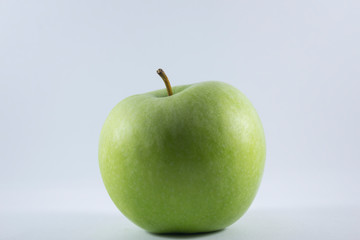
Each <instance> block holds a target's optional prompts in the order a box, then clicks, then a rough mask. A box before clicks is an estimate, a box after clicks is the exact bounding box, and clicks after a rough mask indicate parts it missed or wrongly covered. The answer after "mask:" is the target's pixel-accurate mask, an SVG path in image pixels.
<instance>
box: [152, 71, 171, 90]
mask: <svg viewBox="0 0 360 240" xmlns="http://www.w3.org/2000/svg"><path fill="white" fill-rule="evenodd" d="M156 72H157V74H159V76H160V77H161V78H162V80H163V81H164V83H165V86H166V90H167V93H168V95H169V96H171V95H173V93H172V89H171V85H170V81H169V79H168V77H167V76H166V74H165V72H164V70H162V69H161V68H159V69H158V70H157V71H156Z"/></svg>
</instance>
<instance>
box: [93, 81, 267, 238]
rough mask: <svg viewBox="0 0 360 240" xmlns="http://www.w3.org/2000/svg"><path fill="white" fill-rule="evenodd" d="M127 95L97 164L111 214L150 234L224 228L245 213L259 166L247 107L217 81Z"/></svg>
mask: <svg viewBox="0 0 360 240" xmlns="http://www.w3.org/2000/svg"><path fill="white" fill-rule="evenodd" d="M173 92H174V95H172V96H168V95H167V92H166V89H162V90H158V91H153V92H149V93H145V94H140V95H134V96H131V97H128V98H126V99H124V100H123V101H121V102H120V103H119V104H117V105H116V106H115V108H113V109H112V111H111V113H110V114H109V116H108V117H107V119H106V121H105V124H104V126H103V128H102V131H101V136H100V143H99V164H100V171H101V175H102V178H103V181H104V184H105V187H106V189H107V191H108V193H109V195H110V197H111V199H112V201H113V202H114V203H115V205H116V206H117V207H118V209H119V210H120V211H121V212H122V213H123V214H124V215H125V216H126V217H127V218H129V219H130V220H131V221H133V222H134V223H135V224H137V225H138V226H140V227H141V228H143V229H145V230H147V231H149V232H153V233H197V232H210V231H216V230H220V229H223V228H225V227H227V226H229V225H231V224H232V223H234V222H235V221H236V220H238V219H239V218H240V217H241V216H242V215H243V214H244V213H245V212H246V210H247V209H248V208H249V206H250V204H251V202H252V201H253V199H254V197H255V195H256V192H257V189H258V187H259V185H260V181H261V178H262V173H263V170H264V164H265V152H266V150H265V136H264V131H263V127H262V124H261V122H260V119H259V117H258V115H257V113H256V111H255V109H254V107H253V106H252V104H251V103H250V101H249V100H248V99H247V98H246V97H245V95H243V94H242V93H241V92H240V91H239V90H237V89H236V88H234V87H232V86H231V85H229V84H226V83H223V82H215V81H210V82H202V83H196V84H192V85H186V86H185V85H184V86H177V87H173Z"/></svg>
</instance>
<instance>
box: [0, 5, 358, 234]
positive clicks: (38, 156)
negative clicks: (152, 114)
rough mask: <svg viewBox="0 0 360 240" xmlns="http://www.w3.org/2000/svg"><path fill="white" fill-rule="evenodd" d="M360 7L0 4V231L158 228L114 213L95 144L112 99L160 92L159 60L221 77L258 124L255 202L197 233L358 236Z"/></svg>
mask: <svg viewBox="0 0 360 240" xmlns="http://www.w3.org/2000/svg"><path fill="white" fill-rule="evenodd" d="M359 9H360V1H358V0H344V1H338V0H319V1H310V0H308V1H307V0H304V1H300V0H299V1H283V0H273V1H258V0H255V1H208V0H203V1H201V0H200V1H192V0H189V1H165V0H164V1H95V0H89V1H70V0H69V1H67V0H64V1H31V2H30V1H12V0H8V1H6V0H5V1H0V148H1V149H0V221H1V224H0V236H1V237H0V239H1V240H2V239H8V238H9V239H11V237H10V236H12V235H13V234H15V235H14V237H12V238H13V239H20V240H21V239H31V238H33V239H36V238H37V237H39V239H40V238H43V239H50V238H51V239H56V238H58V239H60V238H62V239H64V238H66V234H68V236H69V239H71V238H80V239H81V238H82V239H88V238H89V239H90V238H91V237H93V236H96V237H98V238H103V239H106V238H109V239H112V238H113V239H126V238H130V239H131V238H136V237H140V239H141V238H157V237H158V236H154V235H149V234H146V233H145V232H143V231H142V230H139V229H138V228H136V227H134V226H133V225H131V224H130V223H128V222H127V220H125V219H122V217H121V215H120V214H119V213H117V210H116V209H115V207H114V205H113V203H112V202H111V200H110V199H109V196H108V195H107V193H106V191H105V188H104V186H103V184H102V181H101V177H100V172H99V168H98V161H97V147H98V137H99V133H100V129H101V127H102V124H103V123H104V120H105V118H106V116H107V114H108V113H109V111H110V110H111V108H112V107H114V106H115V105H116V104H117V103H118V102H119V101H120V100H122V99H124V98H125V97H127V96H130V95H133V94H138V93H144V92H148V91H152V90H155V89H159V88H164V86H163V82H162V80H161V79H160V78H159V77H158V76H157V74H156V69H157V68H159V67H161V68H163V69H164V70H165V71H166V73H167V74H168V76H169V78H170V81H171V82H172V85H182V84H191V83H194V82H200V81H207V80H219V81H224V82H227V83H229V84H232V85H233V86H235V87H237V88H238V89H240V90H241V91H242V92H244V94H245V95H246V96H247V97H248V98H249V99H250V100H251V101H252V103H253V104H254V106H255V108H256V109H257V111H258V113H259V115H260V118H261V120H262V122H263V125H264V129H265V135H266V141H267V160H266V161H267V162H266V167H265V173H264V177H263V181H262V184H261V187H260V189H259V193H258V196H257V197H256V199H255V201H254V203H253V205H252V208H251V209H250V212H249V213H248V215H246V216H245V217H244V218H243V219H242V220H241V221H240V222H239V223H237V224H236V225H234V226H232V227H229V228H228V229H227V230H225V231H223V232H219V233H215V234H212V235H202V236H197V237H199V238H201V237H204V238H222V236H226V237H228V238H229V239H231V238H233V239H235V238H236V237H238V239H260V238H263V239H264V238H269V239H271V238H272V239H275V238H277V239H326V237H329V239H331V238H333V239H336V238H337V239H351V238H353V237H354V236H356V235H357V236H358V235H359V234H358V233H359V232H358V230H357V229H356V225H354V223H356V221H357V224H358V225H360V223H359V221H358V217H359V211H358V208H355V207H351V206H359V203H360V191H359V186H358V183H359V182H360V174H359V169H360V161H359V156H360V147H359V139H360V127H359V123H360V111H359V106H360V94H359V89H360V81H359V79H360V68H359V66H360V47H359V43H360V25H359V22H360V14H359ZM336 206H345V207H336ZM252 209H253V210H252ZM80 213H87V214H80ZM107 214H116V217H115V216H113V215H107ZM118 217H120V219H118ZM89 234H90V235H89ZM92 234H93V235H92ZM5 235H6V236H5ZM341 236H343V237H341ZM226 237H224V239H226ZM93 238H95V237H93ZM359 238H360V237H358V239H359Z"/></svg>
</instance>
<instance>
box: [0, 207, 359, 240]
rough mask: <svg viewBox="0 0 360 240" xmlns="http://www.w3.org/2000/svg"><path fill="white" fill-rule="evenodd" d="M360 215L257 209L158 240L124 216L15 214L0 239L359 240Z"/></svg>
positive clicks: (2, 221)
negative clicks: (214, 226) (201, 230)
mask: <svg viewBox="0 0 360 240" xmlns="http://www.w3.org/2000/svg"><path fill="white" fill-rule="evenodd" d="M359 216H360V209H359V208H354V207H353V208H350V207H339V206H338V207H336V206H333V207H328V208H322V207H316V208H315V207H314V208H298V209H284V208H282V209H258V210H256V209H255V210H251V211H249V212H248V213H247V214H246V215H245V216H244V217H243V218H241V219H240V220H239V221H238V222H236V223H235V224H233V225H232V226H230V227H228V228H227V229H225V230H223V231H219V232H214V233H206V234H195V235H194V234H193V235H177V234H173V235H156V234H150V233H148V232H145V231H143V230H142V229H140V228H138V227H136V226H135V225H133V224H132V223H130V222H128V221H127V220H126V219H125V218H124V217H122V216H121V215H120V214H113V215H111V214H91V213H41V214H10V215H5V216H1V218H0V226H1V230H0V239H29V240H32V239H34V240H35V239H37V240H42V239H53V240H56V239H59V240H60V239H79V240H81V239H84V240H85V239H86V240H92V239H94V240H95V239H103V240H115V239H117V240H119V239H126V240H131V239H134V240H135V239H144V240H146V239H149V240H150V239H182V238H183V239H197V238H199V239H227V240H235V239H236V240H238V239H241V240H248V239H249V240H260V239H261V240H263V239H268V240H271V239H274V240H275V239H276V240H288V239H292V240H304V239H327V240H332V239H339V240H340V239H341V240H344V239H346V240H357V239H359V237H360V228H359V224H360V217H359Z"/></svg>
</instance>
